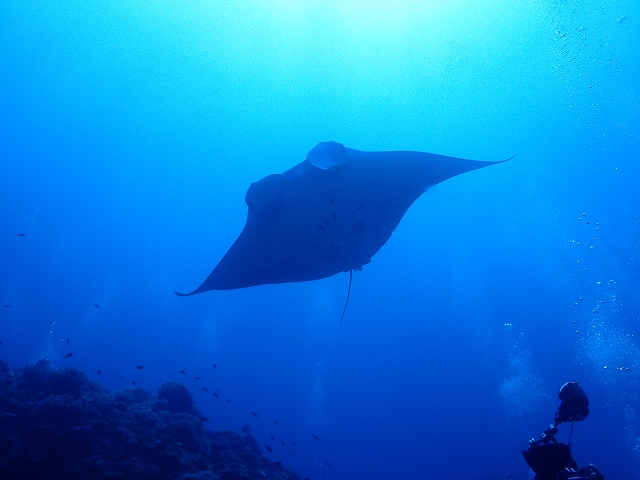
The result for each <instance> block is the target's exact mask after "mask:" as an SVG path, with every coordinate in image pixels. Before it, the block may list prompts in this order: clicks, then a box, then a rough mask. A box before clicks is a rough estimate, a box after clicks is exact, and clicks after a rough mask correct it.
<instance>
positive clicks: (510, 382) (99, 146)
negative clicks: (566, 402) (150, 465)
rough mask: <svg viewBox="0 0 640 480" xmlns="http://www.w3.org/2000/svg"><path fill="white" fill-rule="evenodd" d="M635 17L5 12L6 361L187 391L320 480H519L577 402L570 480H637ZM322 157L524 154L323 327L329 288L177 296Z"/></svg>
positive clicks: (409, 246)
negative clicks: (578, 470)
mask: <svg viewBox="0 0 640 480" xmlns="http://www.w3.org/2000/svg"><path fill="white" fill-rule="evenodd" d="M217 3H228V4H229V5H227V6H224V5H217ZM639 20H640V5H639V4H638V3H637V2H636V1H635V0H621V1H616V2H613V1H598V0H573V1H568V2H567V1H557V2H555V1H551V0H549V1H546V0H519V1H513V0H497V1H496V0H492V1H488V0H487V1H485V0H473V1H472V0H467V1H465V0H456V1H446V2H444V1H443V2H433V1H432V2H427V1H417V0H416V1H414V2H410V1H400V0H398V1H393V2H388V4H387V3H384V2H360V1H356V0H346V1H337V0H336V1H330V2H324V3H322V5H319V4H318V5H316V6H311V5H310V2H306V1H302V0H288V1H284V0H283V1H274V2H270V3H268V6H267V2H251V1H247V2H206V1H185V2H171V1H154V2H141V1H121V2H81V1H76V2H73V1H65V2H63V1H54V0H49V1H46V2H36V1H28V0H20V1H11V0H5V1H3V2H1V4H0V302H1V303H2V305H11V306H10V307H6V308H1V310H0V341H1V342H2V344H1V345H0V358H4V359H6V360H8V361H9V362H10V364H11V365H12V366H13V367H23V366H24V365H26V364H28V363H30V362H34V361H35V360H37V359H39V358H48V359H49V360H50V361H51V362H52V363H53V364H54V365H55V366H70V367H76V368H80V369H83V370H85V371H87V372H88V374H89V375H90V376H91V377H92V378H95V379H97V380H99V381H100V382H102V383H103V384H104V385H105V386H107V387H108V388H109V389H111V390H117V389H119V388H123V387H126V386H130V385H131V381H136V383H137V384H138V385H142V386H145V387H148V388H150V389H153V390H156V389H157V388H158V387H159V386H160V385H161V384H162V383H163V382H165V381H167V380H178V381H184V382H186V383H187V384H188V385H189V387H190V388H191V389H192V391H193V393H194V395H195V397H196V401H197V407H198V408H199V409H200V411H201V412H202V413H203V414H204V415H206V416H207V417H209V418H210V419H211V422H210V423H209V424H208V425H209V428H214V429H221V428H231V429H234V430H236V431H238V430H240V428H241V427H242V425H243V424H245V423H250V424H251V426H252V428H253V433H254V435H255V436H256V438H257V439H258V441H259V442H260V444H261V445H264V444H270V445H271V446H272V447H273V449H274V451H273V453H272V454H270V456H272V457H273V458H274V459H276V460H277V459H281V460H283V461H284V463H285V464H286V465H287V466H290V467H291V468H293V469H296V470H298V471H299V472H300V473H302V474H303V476H308V477H310V478H316V479H317V478H321V476H322V475H323V473H324V474H325V478H335V479H360V478H362V479H364V478H366V479H371V480H377V479H380V480H382V479H384V480H386V479H398V478H442V479H445V478H451V479H455V478H474V479H480V480H484V479H502V478H505V476H506V475H507V474H512V475H513V478H514V479H516V480H518V479H526V478H529V475H530V474H529V473H528V468H527V466H526V464H525V462H524V461H523V459H522V457H521V454H520V451H521V450H522V449H524V448H525V447H526V446H527V440H528V439H529V438H530V437H531V436H536V437H537V436H538V435H539V434H540V433H541V431H542V430H543V429H544V428H545V427H546V426H547V424H548V423H549V422H550V421H551V420H552V419H553V413H554V412H555V409H556V407H557V404H558V402H557V401H556V399H555V396H556V393H557V390H558V388H559V387H560V385H562V383H564V382H565V381H567V380H570V379H575V380H578V381H579V382H580V384H581V385H582V386H583V387H584V388H585V390H586V391H587V393H588V395H589V397H590V399H591V411H592V413H591V415H590V416H589V418H588V419H587V420H586V421H584V422H582V423H579V424H576V426H575V431H574V434H573V438H572V441H573V444H574V447H573V452H574V456H575V457H576V459H577V461H578V463H579V464H586V463H589V462H593V463H595V464H596V465H598V466H599V467H600V468H601V469H602V470H603V471H604V472H605V474H606V478H607V480H612V479H613V480H615V479H623V478H624V479H639V478H640V473H639V471H640V453H639V452H640V416H639V415H640V412H639V409H640V399H639V398H638V395H637V391H638V387H639V385H640V342H639V340H638V334H639V333H640V326H639V321H640V311H639V307H640V277H639V271H640V219H639V218H638V215H639V214H640V193H639V191H638V186H637V185H638V182H639V180H640V165H639V162H638V160H639V158H640V155H639V152H640V141H639V136H640V130H639V126H640V112H639V110H640V55H638V52H640V34H639V32H638V29H639V28H640V27H639V23H638V22H639ZM329 139H331V140H335V141H339V142H342V143H344V144H345V145H346V146H348V147H352V148H357V149H361V150H421V151H428V152H433V153H440V154H445V155H452V156H460V157H466V158H472V159H477V160H498V159H504V158H508V157H510V156H511V155H513V154H516V157H515V158H514V159H513V160H511V161H510V162H508V163H507V164H502V165H499V166H495V167H491V168H487V169H483V170H480V171H476V172H472V173H468V174H465V175H463V176H460V177H456V178H455V179H452V180H448V181H446V182H445V183H443V184H441V185H438V186H436V187H434V188H433V189H431V190H429V191H428V192H427V193H426V194H425V195H424V196H423V197H422V198H420V199H419V200H418V201H417V202H416V203H415V205H414V206H413V207H412V208H411V209H410V210H409V212H408V213H407V214H406V216H405V218H404V219H403V221H402V222H401V224H400V226H399V227H398V229H397V230H396V232H395V234H394V235H393V238H392V239H391V240H390V241H389V242H388V243H387V245H385V246H384V247H383V248H382V250H381V251H380V252H379V253H378V254H377V255H376V256H375V257H374V259H373V261H372V262H371V263H370V264H369V265H367V266H365V268H364V269H363V271H362V272H356V273H355V274H354V280H353V289H352V295H351V303H350V305H349V309H348V311H347V315H346V317H345V319H344V323H342V324H340V323H338V322H339V318H340V314H341V311H342V308H343V304H344V299H345V295H346V289H347V283H348V276H347V275H346V274H342V275H337V276H335V277H332V278H328V279H325V280H321V281H316V282H311V283H304V284H287V285H270V286H263V287H257V288H250V289H244V290H239V291H229V292H210V293H206V294H203V295H199V296H196V297H190V298H178V297H176V296H175V295H174V294H173V291H174V290H179V291H189V290H191V289H193V288H195V287H196V286H198V285H199V284H200V282H201V281H202V280H204V278H205V277H206V276H207V275H208V274H209V272H210V271H211V270H212V269H213V267H214V266H215V265H216V263H217V261H218V260H219V259H220V258H221V257H222V255H223V254H224V253H225V252H226V250H227V248H228V247H229V246H230V245H231V243H232V242H233V241H234V240H235V238H236V236H237V235H238V233H239V232H240V230H241V229H242V226H243V225H244V220H245V217H246V205H245V204H244V194H245V191H246V189H247V187H248V186H249V184H250V183H251V182H254V181H256V180H258V179H260V178H262V177H263V176H265V175H267V174H271V173H278V172H283V171H285V170H287V169H288V168H290V167H291V166H293V165H294V164H296V163H298V162H300V161H301V160H303V159H304V158H305V156H306V153H307V151H309V150H310V149H311V148H312V147H313V146H314V145H315V144H316V143H318V142H320V141H325V140H329ZM17 233H24V234H26V237H18V236H17V235H16V234H17ZM94 304H98V305H100V308H99V309H98V308H96V307H94ZM51 322H53V324H51ZM67 338H69V342H70V343H69V345H67V343H66V339H67ZM68 352H73V354H74V355H73V357H72V358H70V359H64V358H62V357H63V355H65V354H66V353H68ZM214 363H215V364H216V365H217V368H214ZM138 364H142V365H144V366H145V369H144V370H137V369H136V368H135V367H136V365H138ZM98 369H100V370H102V372H103V374H102V376H98V374H97V370H98ZM180 370H185V371H186V372H187V375H186V376H183V375H181V374H180ZM195 376H200V377H202V380H200V381H196V380H193V377H195ZM202 386H205V387H207V388H208V389H209V392H205V391H203V390H201V387H202ZM215 389H219V393H220V397H221V398H220V399H218V400H217V399H215V398H214V397H213V395H212V393H211V392H212V391H214V390H215ZM228 398H230V399H231V402H227V401H226V400H227V399H228ZM250 411H255V412H257V413H258V414H259V416H260V417H259V418H254V417H253V416H252V415H251V414H250V413H249V412H250ZM276 420H277V422H278V425H277V426H276V425H274V422H275V421H276ZM568 430H569V427H568V426H563V427H561V432H560V435H559V439H560V440H562V441H566V440H567V437H568ZM312 433H313V434H316V435H317V436H318V437H319V438H320V439H321V441H320V442H318V441H316V440H315V439H313V437H312V436H311V434H312ZM269 435H274V436H275V437H276V442H273V441H271V439H270V437H269ZM280 439H284V440H286V441H288V440H294V441H296V442H297V443H298V445H299V446H298V447H297V448H294V447H293V446H292V445H291V444H288V445H287V446H286V448H285V447H282V446H281V445H280V444H279V443H278V440H280ZM303 450H304V452H303ZM292 452H295V454H293V453H292ZM325 460H327V461H329V462H330V463H331V465H332V467H329V466H328V465H327V464H326V463H325Z"/></svg>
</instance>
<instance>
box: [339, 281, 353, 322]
mask: <svg viewBox="0 0 640 480" xmlns="http://www.w3.org/2000/svg"><path fill="white" fill-rule="evenodd" d="M352 280H353V270H349V289H348V290H347V301H346V302H345V303H344V310H342V316H341V317H340V323H342V319H343V318H344V314H345V313H347V305H349V297H350V296H351V281H352Z"/></svg>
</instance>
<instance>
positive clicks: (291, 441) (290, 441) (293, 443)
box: [289, 440, 298, 447]
mask: <svg viewBox="0 0 640 480" xmlns="http://www.w3.org/2000/svg"><path fill="white" fill-rule="evenodd" d="M289 443H290V444H291V445H293V446H294V447H297V446H298V444H297V443H296V442H294V441H293V440H289Z"/></svg>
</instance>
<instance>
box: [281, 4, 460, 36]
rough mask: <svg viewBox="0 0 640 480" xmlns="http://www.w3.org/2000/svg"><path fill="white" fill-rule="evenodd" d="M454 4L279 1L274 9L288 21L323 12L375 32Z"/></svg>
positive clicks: (404, 24) (403, 25) (448, 9)
mask: <svg viewBox="0 0 640 480" xmlns="http://www.w3.org/2000/svg"><path fill="white" fill-rule="evenodd" d="M455 3H457V2H455V1H449V2H445V1H444V0H430V1H429V0H423V1H420V0H334V1H327V2H323V3H322V4H321V5H320V6H318V5H314V4H312V3H309V2H306V1H304V0H279V1H278V2H277V4H276V5H277V7H276V8H277V9H278V10H279V12H280V14H281V15H283V16H286V17H287V18H289V19H291V20H296V19H301V18H303V17H304V16H305V15H307V14H309V13H311V10H313V11H314V12H315V13H319V12H320V11H323V12H324V13H325V15H326V16H333V17H334V18H335V20H338V21H340V22H342V23H344V24H346V25H350V26H352V27H353V28H356V29H358V28H372V29H376V30H383V31H384V30H396V29H404V28H406V27H408V26H409V25H411V24H412V23H415V22H416V20H419V21H424V20H426V19H430V18H433V17H434V16H436V15H443V14H444V13H445V11H446V12H451V11H452V8H453V7H454V6H455V5H454V4H455Z"/></svg>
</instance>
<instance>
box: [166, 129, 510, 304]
mask: <svg viewBox="0 0 640 480" xmlns="http://www.w3.org/2000/svg"><path fill="white" fill-rule="evenodd" d="M503 161H505V160H503ZM496 163H501V162H500V161H497V162H481V161H475V160H466V159H462V158H455V157H447V156H444V155H436V154H433V153H425V152H409V151H396V152H363V151H360V150H355V149H353V148H347V147H345V146H344V145H342V144H340V143H337V142H322V143H319V144H318V145H316V146H315V147H314V148H313V149H312V150H311V151H310V152H309V153H308V154H307V158H306V159H305V160H304V161H302V162H301V163H299V164H297V165H296V166H294V167H293V168H291V169H290V170H287V171H286V172H284V173H277V174H274V175H268V176H266V177H264V178H263V179H262V180H259V181H257V182H255V183H252V184H251V186H250V187H249V190H247V194H246V196H245V202H246V204H247V207H249V212H248V214H247V223H246V224H245V227H244V229H243V230H242V232H241V233H240V236H239V237H238V239H237V240H236V241H235V243H234V244H233V245H232V246H231V248H230V249H229V251H227V253H226V254H225V255H224V257H222V260H220V262H219V263H218V265H217V266H216V267H215V268H214V269H213V271H212V272H211V274H210V275H209V276H208V277H207V279H206V280H205V281H204V282H202V285H200V286H199V287H198V288H196V289H195V290H194V291H192V292H191V293H178V292H176V295H180V296H187V295H195V294H196V293H202V292H206V291H209V290H232V289H237V288H246V287H253V286H256V285H264V284H270V283H290V282H306V281H310V280H318V279H321V278H326V277H330V276H332V275H335V274H337V273H340V272H349V273H350V282H349V291H350V288H351V274H352V272H353V270H361V269H362V266H363V265H366V264H367V263H369V262H370V261H371V258H372V257H373V256H374V255H375V254H376V252H377V251H378V250H380V248H381V247H382V246H383V245H384V244H385V243H386V242H387V240H389V238H390V237H391V234H392V233H393V231H394V230H395V228H396V227H397V226H398V224H399V223H400V220H401V219H402V217H403V216H404V214H405V212H406V211H407V210H408V209H409V207H410V206H411V205H412V204H413V202H415V201H416V200H417V199H418V197H420V195H422V194H423V193H424V192H425V191H426V190H427V189H428V188H429V187H431V186H433V185H436V184H437V183H440V182H442V181H444V180H447V179H448V178H451V177H455V176H456V175H460V174H461V173H466V172H470V171H471V170H476V169H478V168H483V167H487V166H489V165H494V164H496ZM347 298H348V294H347ZM345 308H346V305H345Z"/></svg>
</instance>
